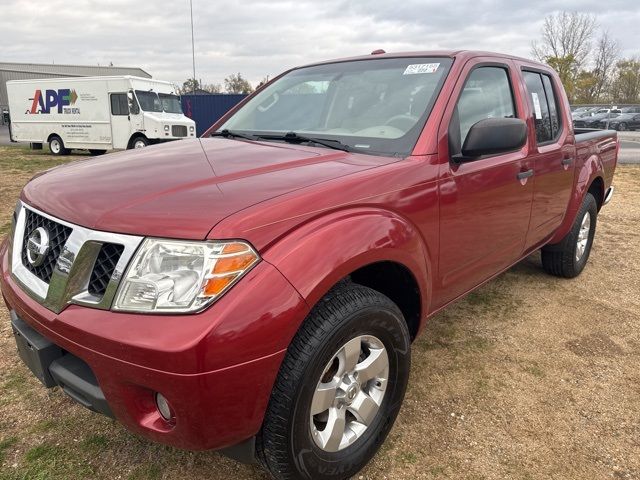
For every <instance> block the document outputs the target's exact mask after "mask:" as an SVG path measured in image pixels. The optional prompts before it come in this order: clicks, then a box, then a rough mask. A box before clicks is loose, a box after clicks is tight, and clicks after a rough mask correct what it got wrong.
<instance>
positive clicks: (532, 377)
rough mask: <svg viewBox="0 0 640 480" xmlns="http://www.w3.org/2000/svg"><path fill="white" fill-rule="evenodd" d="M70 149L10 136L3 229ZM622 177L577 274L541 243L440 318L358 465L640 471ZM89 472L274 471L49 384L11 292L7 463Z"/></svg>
mask: <svg viewBox="0 0 640 480" xmlns="http://www.w3.org/2000/svg"><path fill="white" fill-rule="evenodd" d="M79 158H81V157H78V156H72V157H63V159H62V160H63V161H68V160H73V159H75V160H77V159H79ZM102 158H103V160H104V161H105V162H108V161H109V156H108V155H107V156H104V157H102ZM60 161H61V160H60V159H59V158H55V157H52V156H49V155H47V154H46V153H43V152H30V151H28V150H25V149H19V148H15V147H0V234H2V235H4V234H6V233H7V232H8V230H9V226H10V215H11V212H12V211H13V208H14V205H15V201H16V198H17V197H18V194H19V191H20V189H21V187H22V185H24V183H26V182H27V181H28V180H29V178H31V177H32V176H33V175H34V174H35V173H36V172H38V171H41V170H44V169H47V168H50V167H53V166H55V165H56V164H57V163H59V162H60ZM615 184H616V194H615V196H614V199H613V201H612V203H611V204H610V205H608V206H607V207H605V208H604V209H603V211H602V213H601V215H600V217H599V223H598V232H597V235H596V241H595V244H594V248H593V251H592V255H591V259H590V261H589V265H588V266H587V268H586V270H585V271H584V272H583V274H582V275H581V276H580V277H579V278H577V279H575V280H560V279H556V278H553V277H549V276H547V275H546V274H545V273H544V272H543V271H542V269H541V267H540V260H539V257H538V256H537V255H533V256H531V257H529V258H528V259H526V260H525V261H523V262H521V263H520V264H519V265H517V266H516V267H514V268H512V269H511V270H509V271H508V272H506V273H505V274H503V275H501V276H500V277H498V278H497V279H495V280H493V281H491V282H490V283H488V284H487V285H485V286H484V287H482V288H481V289H479V290H477V291H476V292H474V293H473V294H471V295H470V296H468V297H467V298H466V299H465V300H462V301H460V302H458V303H457V304H456V305H453V306H452V307H450V308H448V309H447V310H446V311H444V312H443V313H441V314H439V315H437V316H436V317H434V318H433V319H431V321H430V323H429V324H428V326H427V328H426V330H425V332H424V334H423V335H422V337H420V338H419V339H418V340H417V341H416V343H415V344H414V347H413V355H412V361H413V366H412V373H411V380H410V386H409V390H408V392H407V397H406V401H405V404H404V407H403V408H402V411H401V413H400V416H399V418H398V421H397V423H396V426H395V427H394V429H393V430H392V432H391V434H390V436H389V438H388V440H387V442H386V443H385V444H384V446H383V448H382V449H381V451H380V452H379V453H378V455H377V456H376V457H375V459H374V460H373V462H372V463H371V464H370V465H369V466H368V467H367V468H366V469H365V470H364V471H362V472H361V474H360V478H366V479H368V478H372V479H373V478H375V479H383V478H384V479H415V478H420V479H439V478H443V479H444V478H449V479H505V478H509V479H558V480H560V479H562V480H564V479H576V480H578V479H579V480H584V479H606V478H613V479H638V478H640V368H639V365H640V168H638V167H631V166H627V167H620V168H619V169H618V171H617V173H616V179H615ZM89 478H91V479H94V478H97V479H180V480H182V479H189V480H192V479H236V478H237V479H247V480H248V479H263V478H266V477H265V475H264V474H263V473H262V472H261V471H260V470H259V469H257V468H253V467H248V466H244V465H239V464H237V463H235V462H233V461H231V460H228V459H226V458H224V457H222V456H221V455H219V454H216V453H213V452H200V453H191V452H183V451H178V450H175V449H172V448H168V447H163V446H159V445H155V444H152V443H150V442H148V441H146V440H144V439H141V438H139V437H137V436H135V435H133V434H130V433H129V432H127V431H126V430H125V429H124V428H123V427H122V426H120V425H119V424H118V423H116V422H113V421H111V420H109V419H107V418H105V417H102V416H99V415H97V414H92V413H90V412H89V411H87V410H85V409H83V408H82V407H80V406H78V405H76V404H74V403H73V402H72V401H71V400H69V399H67V398H66V397H65V396H64V394H63V393H62V392H60V391H59V390H58V389H54V390H49V391H48V390H46V389H44V388H43V387H42V386H40V384H39V383H38V381H37V380H36V379H35V378H34V377H33V376H32V375H31V373H30V372H29V371H28V370H27V368H26V367H25V366H23V365H22V364H21V362H20V361H19V359H18V356H17V354H16V351H15V346H14V342H13V338H12V334H11V328H10V324H9V315H8V312H7V310H6V309H5V308H4V306H2V307H0V479H2V480H5V479H6V480H8V479H89Z"/></svg>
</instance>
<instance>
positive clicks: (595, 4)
mask: <svg viewBox="0 0 640 480" xmlns="http://www.w3.org/2000/svg"><path fill="white" fill-rule="evenodd" d="M560 8H561V9H564V10H577V11H581V12H588V13H594V14H596V15H597V19H598V23H599V24H600V26H601V27H602V28H603V29H608V30H609V32H610V33H611V34H612V36H613V37H615V38H616V39H617V40H618V41H619V43H620V46H621V48H622V54H623V55H624V56H631V55H634V56H635V55H640V33H639V31H640V7H639V6H638V0H607V1H602V0H566V1H551V0H528V1H521V0H501V1H500V0H493V1H492V0H455V1H451V0H439V1H432V0H422V1H418V0H395V1H394V0H317V1H308V0H295V1H288V0H269V1H235V2H234V1H228V0H227V1H217V0H213V1H210V0H193V10H194V23H195V45H196V77H197V78H199V79H202V81H203V82H204V83H221V82H222V80H223V78H224V77H225V76H227V75H228V74H230V73H235V72H241V73H242V74H243V75H245V77H247V78H248V79H249V80H250V81H252V82H253V83H254V85H255V84H256V83H257V82H258V81H260V79H262V78H263V77H264V76H266V75H269V76H273V75H276V74H278V73H280V72H281V71H283V70H285V69H287V68H289V67H292V66H295V65H300V64H304V63H309V62H313V61H316V60H324V59H331V58H337V57H344V56H352V55H360V54H368V53H369V52H371V51H372V50H374V49H377V48H383V49H385V50H386V51H387V52H394V51H406V50H427V49H437V48H447V49H449V48H451V49H483V50H492V51H498V52H509V53H513V54H516V55H521V56H530V50H531V41H532V40H533V39H537V38H539V36H540V29H541V25H542V21H543V19H544V17H545V15H547V14H549V13H551V12H553V11H554V10H557V9H560ZM0 61H16V62H38V63H40V62H43V63H50V62H55V63H72V64H76V63H77V64H93V65H96V64H100V65H108V64H109V62H113V64H114V65H122V66H139V67H142V68H144V69H145V70H147V71H148V72H149V73H150V74H152V75H153V77H154V78H157V79H162V80H170V81H175V82H179V83H182V81H183V80H185V79H186V78H189V77H191V76H192V74H191V68H192V67H191V30H190V22H189V0H159V1H153V2H142V1H133V0H0Z"/></svg>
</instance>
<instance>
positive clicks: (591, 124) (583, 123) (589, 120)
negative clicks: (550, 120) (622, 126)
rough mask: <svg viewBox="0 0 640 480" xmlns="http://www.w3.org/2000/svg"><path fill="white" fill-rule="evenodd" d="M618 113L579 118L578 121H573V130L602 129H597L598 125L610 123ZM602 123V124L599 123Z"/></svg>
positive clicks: (603, 113)
mask: <svg viewBox="0 0 640 480" xmlns="http://www.w3.org/2000/svg"><path fill="white" fill-rule="evenodd" d="M618 115H620V113H613V112H600V113H597V114H595V115H593V116H591V117H585V118H580V119H578V120H574V121H573V126H574V127H575V128H604V127H599V126H598V125H604V123H606V121H607V120H609V121H611V119H613V118H616V117H617V116H618ZM599 122H602V123H599Z"/></svg>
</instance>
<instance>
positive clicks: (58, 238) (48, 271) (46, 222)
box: [22, 210, 72, 283]
mask: <svg viewBox="0 0 640 480" xmlns="http://www.w3.org/2000/svg"><path fill="white" fill-rule="evenodd" d="M38 227H43V228H44V229H45V230H46V231H47V232H48V233H49V251H48V252H47V254H46V256H45V258H44V261H43V263H42V264H40V265H38V266H33V265H31V263H29V260H28V259H27V241H28V239H29V236H30V235H31V234H32V233H33V232H34V231H35V230H36V229H37V228H38ZM71 230H72V229H71V228H70V227H67V226H65V225H61V224H60V223H57V222H54V221H53V220H50V219H48V218H46V217H43V216H41V215H38V214H37V213H35V212H32V211H31V210H27V212H26V217H25V225H24V235H23V238H22V245H23V246H22V264H23V265H24V266H25V267H26V268H27V270H29V271H30V272H31V273H33V274H34V275H35V276H36V277H38V278H39V279H40V280H42V281H43V282H46V283H49V281H50V280H51V275H52V274H53V269H54V267H55V266H56V263H57V262H58V257H60V253H62V247H64V244H65V243H66V242H67V239H68V238H69V235H71Z"/></svg>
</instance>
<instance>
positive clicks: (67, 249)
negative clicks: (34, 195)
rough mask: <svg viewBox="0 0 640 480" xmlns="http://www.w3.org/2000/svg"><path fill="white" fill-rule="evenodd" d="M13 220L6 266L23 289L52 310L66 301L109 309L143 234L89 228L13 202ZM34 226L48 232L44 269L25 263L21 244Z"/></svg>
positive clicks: (24, 250) (24, 252)
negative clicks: (47, 250) (40, 269)
mask: <svg viewBox="0 0 640 480" xmlns="http://www.w3.org/2000/svg"><path fill="white" fill-rule="evenodd" d="M15 218H16V220H15V226H14V228H13V235H12V241H11V242H9V258H10V270H11V274H12V277H13V278H14V280H15V281H16V282H17V283H18V284H19V285H20V286H21V287H22V289H23V290H24V291H25V293H27V294H28V295H29V296H31V297H32V298H33V299H34V300H36V301H38V302H39V303H41V304H42V305H43V306H45V307H46V308H48V309H49V310H51V311H53V312H55V313H60V312H61V311H62V310H64V308H65V307H66V306H67V305H69V304H71V303H75V304H78V305H85V306H89V307H93V308H99V309H103V310H107V309H109V308H111V303H112V302H113V298H114V297H115V294H116V291H117V289H118V284H119V282H120V279H121V278H122V275H123V274H124V270H125V269H126V267H127V265H128V263H129V261H130V260H131V257H132V256H133V254H134V253H135V251H136V249H137V248H138V246H139V245H140V242H142V237H138V236H134V235H124V234H119V233H108V232H102V231H99V230H91V229H89V228H85V227H82V226H80V225H74V224H71V223H68V222H65V221H64V220H60V219H58V218H55V217H52V216H51V215H48V214H46V213H44V212H41V211H39V210H37V209H35V208H32V207H29V206H26V205H25V204H23V203H22V202H18V205H17V206H16V217H15ZM39 226H42V227H44V228H46V229H47V230H48V231H49V241H50V243H49V247H50V248H49V250H50V251H49V252H48V253H47V254H46V256H47V258H46V260H47V262H43V263H42V264H41V265H40V266H41V267H43V266H44V265H46V268H45V269H42V271H34V269H33V268H29V267H30V266H32V265H30V263H29V261H28V259H27V261H25V255H26V244H27V240H28V238H29V236H30V234H31V232H32V231H33V229H35V228H38V227H39ZM54 239H55V246H54V245H53V244H52V242H53V240H54ZM54 247H55V248H54ZM48 255H51V258H48Z"/></svg>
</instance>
